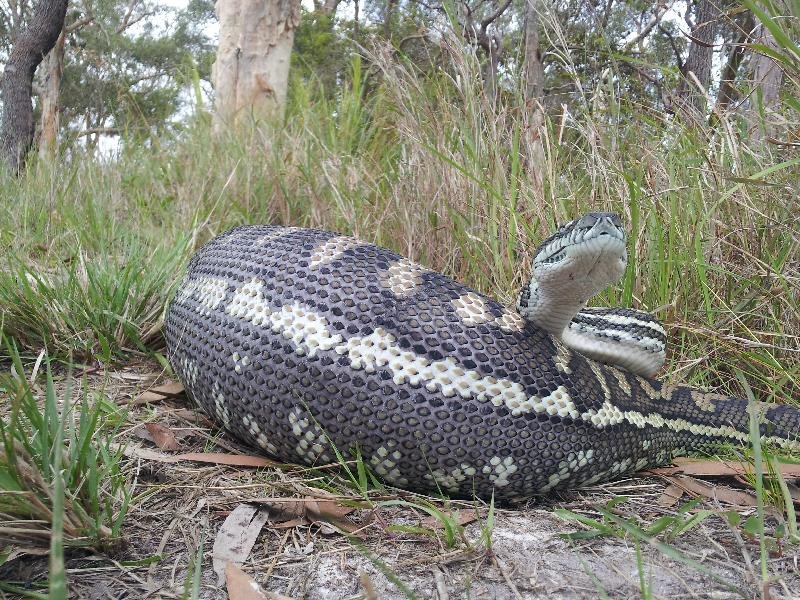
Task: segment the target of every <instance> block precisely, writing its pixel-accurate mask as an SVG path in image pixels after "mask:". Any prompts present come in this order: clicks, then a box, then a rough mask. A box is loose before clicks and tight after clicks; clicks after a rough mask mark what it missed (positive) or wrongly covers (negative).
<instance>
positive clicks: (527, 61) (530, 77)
mask: <svg viewBox="0 0 800 600" xmlns="http://www.w3.org/2000/svg"><path fill="white" fill-rule="evenodd" d="M540 7H541V5H539V4H538V0H525V21H524V27H525V56H524V59H523V63H522V99H523V102H524V105H523V109H522V129H523V134H524V135H523V144H522V147H521V151H522V155H523V159H524V164H525V170H526V173H527V175H528V180H529V181H530V182H531V185H532V188H533V190H534V196H536V200H537V201H538V202H542V201H543V200H544V193H543V191H544V179H543V176H542V175H543V173H544V146H543V145H542V133H543V127H544V66H543V65H542V54H541V52H540V50H539V13H538V9H539V8H540Z"/></svg>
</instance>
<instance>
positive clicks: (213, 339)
mask: <svg viewBox="0 0 800 600" xmlns="http://www.w3.org/2000/svg"><path fill="white" fill-rule="evenodd" d="M166 339H167V344H168V349H169V358H170V361H171V363H172V365H173V367H174V369H175V372H176V373H177V375H178V376H179V377H180V379H181V381H182V382H183V383H184V385H185V387H186V391H187V394H188V395H189V396H190V397H191V398H192V399H193V400H194V401H195V402H196V403H197V404H199V405H200V406H201V407H202V408H203V409H204V410H205V411H206V412H208V413H209V414H211V415H213V416H215V417H216V418H217V419H218V420H219V421H220V422H221V423H222V424H223V425H224V426H225V427H226V428H227V429H228V430H229V431H230V432H232V433H233V434H235V435H236V436H237V437H239V438H241V439H242V440H244V441H245V442H247V443H249V444H251V445H254V446H256V447H259V448H261V449H262V450H263V451H264V452H266V453H268V454H269V455H272V456H274V457H276V458H278V459H280V460H282V461H287V462H297V463H302V464H307V465H320V464H326V463H329V462H331V461H333V460H334V459H335V456H336V453H335V452H334V451H333V447H334V446H335V447H336V448H338V449H339V450H340V451H341V452H342V453H343V454H344V455H345V456H347V455H348V453H349V452H350V451H351V450H353V449H354V448H356V447H357V448H358V449H359V451H360V453H361V456H362V457H364V460H365V462H366V463H367V465H368V466H369V467H370V468H371V469H372V470H373V471H374V472H375V473H377V474H378V475H379V476H380V477H382V478H383V479H384V480H386V481H387V482H388V483H390V484H392V485H396V486H399V487H404V488H408V489H413V490H419V491H435V490H440V491H442V492H445V493H447V494H449V495H454V496H464V497H473V496H478V497H484V498H488V497H490V496H491V495H492V494H494V496H495V497H498V498H507V497H516V496H526V495H532V494H540V493H545V492H548V491H550V490H552V489H556V488H563V487H577V486H581V485H586V484H588V483H595V482H597V481H601V480H606V479H611V478H614V477H618V476H621V475H624V474H626V473H630V472H632V471H635V470H638V469H642V468H644V467H647V466H650V465H654V464H659V463H662V462H664V461H667V460H669V459H670V458H671V457H672V456H673V454H674V453H676V452H682V451H683V450H684V449H692V448H698V447H705V446H706V445H710V444H713V443H715V442H719V441H725V440H739V441H746V431H747V418H748V417H747V412H746V403H744V402H743V401H740V400H736V399H724V398H721V397H719V396H712V395H709V396H708V397H706V396H704V395H703V394H702V393H700V392H697V391H693V390H690V389H689V388H686V387H677V388H672V389H669V390H665V389H662V387H661V384H660V383H659V382H658V381H655V380H645V379H642V378H641V377H638V376H635V375H633V374H631V373H629V372H626V371H623V370H619V369H615V368H613V367H609V366H606V365H601V364H599V363H593V362H591V361H589V360H588V359H586V358H584V357H583V356H581V355H580V354H578V353H576V352H574V351H571V350H569V349H568V348H567V347H566V346H564V345H563V344H562V343H561V342H560V341H558V340H555V339H554V338H553V337H551V336H550V335H549V334H547V333H546V332H544V331H542V330H541V329H539V328H537V327H536V326H535V325H533V324H531V323H526V322H524V321H522V320H521V319H520V317H519V315H518V314H517V313H516V312H515V311H512V310H510V309H507V308H505V307H503V306H501V305H500V304H498V303H497V302H495V301H494V300H492V299H491V298H489V297H486V296H484V295H482V294H479V293H477V292H475V291H473V290H471V289H469V288H467V287H465V286H463V285H461V284H459V283H457V282H455V281H453V280H451V279H449V278H447V277H445V276H443V275H441V274H438V273H436V272H433V271H430V270H428V269H425V268H424V267H422V266H420V265H417V264H415V263H413V262H412V261H410V260H408V259H406V258H404V257H402V256H400V255H398V254H395V253H393V252H391V251H389V250H386V249H383V248H380V247H377V246H375V245H372V244H368V243H363V242H359V241H357V240H355V239H353V238H348V237H343V236H339V235H337V234H334V233H331V232H326V231H320V230H311V229H298V228H282V227H275V226H245V227H239V228H236V229H233V230H231V231H229V232H227V233H225V234H223V235H221V236H219V237H217V238H215V239H213V240H212V241H211V242H209V243H208V244H207V245H206V246H205V247H203V248H202V249H201V250H199V251H198V252H197V254H196V255H195V256H194V257H193V259H192V260H191V262H190V264H189V267H188V271H187V274H186V277H185V279H184V281H183V282H182V283H181V285H180V287H179V289H178V291H177V293H176V295H175V298H174V300H173V301H172V303H171V305H170V307H169V309H168V313H167V318H166ZM709 407H710V408H711V410H709ZM762 413H763V424H762V434H763V435H764V437H765V439H767V440H771V441H775V442H776V443H779V444H781V445H783V446H784V447H788V448H795V447H797V444H796V441H795V438H794V436H796V434H797V432H798V431H799V430H800V417H799V416H798V412H797V411H796V410H794V409H790V408H788V407H785V406H769V407H766V408H765V409H764V410H763V411H762ZM742 436H744V437H742Z"/></svg>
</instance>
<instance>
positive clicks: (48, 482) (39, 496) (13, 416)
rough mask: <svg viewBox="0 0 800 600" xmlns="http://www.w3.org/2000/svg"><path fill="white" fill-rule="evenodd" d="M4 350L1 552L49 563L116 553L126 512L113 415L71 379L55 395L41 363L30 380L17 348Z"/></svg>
mask: <svg viewBox="0 0 800 600" xmlns="http://www.w3.org/2000/svg"><path fill="white" fill-rule="evenodd" d="M7 351H8V353H9V354H10V355H11V357H12V363H11V364H12V368H11V370H10V372H6V373H4V374H2V375H0V400H1V401H2V402H0V406H2V411H1V412H0V547H4V548H12V547H16V548H18V549H24V550H27V551H36V550H37V549H40V550H41V549H44V548H48V547H50V549H51V560H52V559H53V558H55V557H57V556H58V555H59V554H60V553H62V552H63V548H64V547H65V546H67V547H78V546H86V547H93V548H108V547H111V546H113V545H114V544H115V543H116V542H117V541H118V537H119V530H120V527H121V525H122V520H123V519H124V517H125V514H126V510H127V505H128V499H127V492H126V486H125V478H124V476H123V474H122V472H121V470H120V459H121V454H120V451H119V450H117V449H115V447H114V445H113V443H112V441H111V438H112V435H111V434H112V433H113V423H114V419H113V413H115V412H116V408H115V407H114V406H109V405H107V403H105V402H103V400H102V398H101V397H97V398H93V399H90V398H89V397H88V396H87V395H86V394H83V393H80V391H79V390H73V389H71V388H70V387H69V386H71V385H73V380H72V379H71V378H70V377H67V378H65V381H66V385H67V386H68V387H67V388H66V389H64V390H63V391H57V390H56V386H55V384H54V381H53V375H52V371H51V368H50V363H49V359H47V358H46V357H44V356H40V357H39V358H40V359H39V361H37V363H36V365H35V367H34V370H33V372H32V373H31V374H30V380H29V379H28V378H27V377H26V374H25V371H24V370H23V366H22V362H21V360H20V357H19V354H18V353H17V351H16V348H15V347H14V346H13V345H10V344H9V345H8V349H7ZM39 379H44V382H43V387H42V386H41V385H40V382H39V381H38V380H39ZM53 545H54V546H53ZM62 567H63V565H62Z"/></svg>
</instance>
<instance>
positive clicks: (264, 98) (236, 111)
mask: <svg viewBox="0 0 800 600" xmlns="http://www.w3.org/2000/svg"><path fill="white" fill-rule="evenodd" d="M216 12H217V17H218V19H219V48H218V50H217V60H216V62H215V63H214V67H213V70H212V80H213V82H214V89H215V99H214V107H215V126H216V127H217V128H218V129H219V128H221V127H222V126H225V125H228V124H230V123H232V122H233V121H235V120H236V119H237V118H238V117H239V116H240V115H241V114H242V113H243V112H245V111H247V112H249V113H252V115H253V116H255V117H267V118H275V117H278V118H280V117H281V116H282V115H283V110H284V107H285V104H286V93H287V88H288V85H289V63H290V59H291V54H292V44H293V42H294V30H295V29H296V28H297V26H298V24H299V23H300V1H299V0H241V1H240V2H229V1H226V0H217V3H216Z"/></svg>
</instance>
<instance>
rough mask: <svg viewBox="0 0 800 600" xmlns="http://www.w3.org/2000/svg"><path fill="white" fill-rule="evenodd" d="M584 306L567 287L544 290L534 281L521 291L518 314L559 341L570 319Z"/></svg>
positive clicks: (584, 302)
mask: <svg viewBox="0 0 800 600" xmlns="http://www.w3.org/2000/svg"><path fill="white" fill-rule="evenodd" d="M584 306H586V301H585V300H581V299H579V298H578V297H576V294H575V291H574V290H572V289H570V287H569V286H564V287H560V288H559V287H551V288H544V287H541V286H540V285H539V283H538V282H537V281H536V280H535V279H531V281H530V283H529V284H528V285H527V286H526V287H525V288H524V289H523V290H522V295H521V296H520V301H519V312H520V314H521V315H522V317H523V318H525V319H526V320H528V321H531V322H533V323H535V324H536V325H537V326H539V327H541V328H542V329H544V330H545V331H547V332H548V333H549V334H550V335H552V336H554V337H557V338H559V339H561V338H562V337H563V334H564V331H565V330H566V329H567V327H568V326H569V324H570V322H571V321H572V318H573V317H574V316H575V315H576V314H577V313H578V311H579V310H581V309H582V308H583V307H584Z"/></svg>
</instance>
